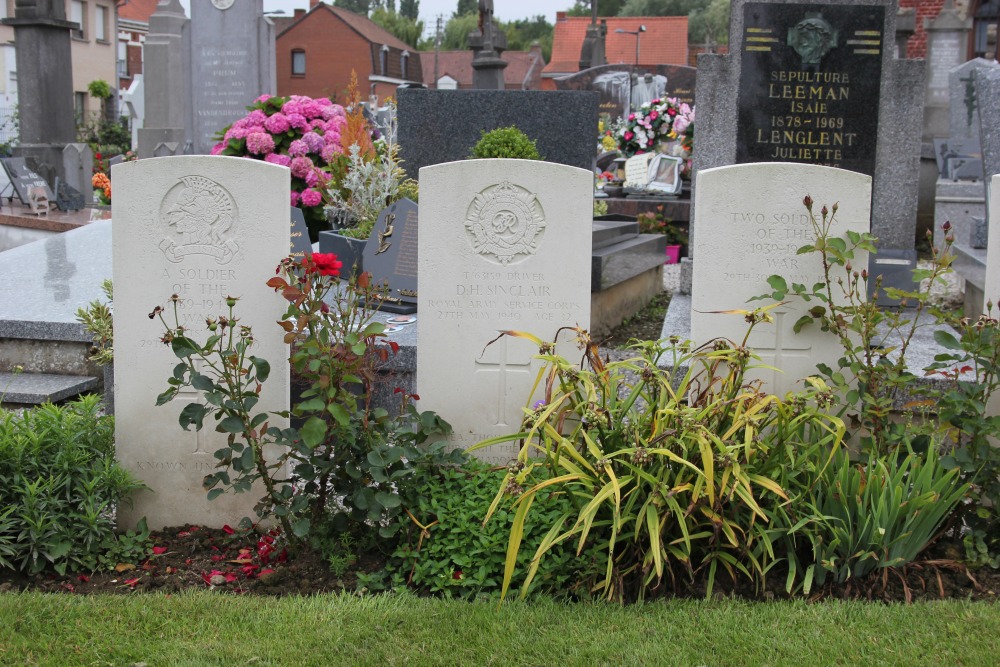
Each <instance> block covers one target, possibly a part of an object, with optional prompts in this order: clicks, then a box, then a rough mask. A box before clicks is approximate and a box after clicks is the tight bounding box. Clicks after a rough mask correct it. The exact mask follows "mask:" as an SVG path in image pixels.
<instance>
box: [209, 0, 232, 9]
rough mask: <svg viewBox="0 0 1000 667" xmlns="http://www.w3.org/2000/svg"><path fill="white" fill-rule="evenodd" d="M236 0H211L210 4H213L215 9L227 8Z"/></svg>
mask: <svg viewBox="0 0 1000 667" xmlns="http://www.w3.org/2000/svg"><path fill="white" fill-rule="evenodd" d="M234 2H236V0H212V4H213V5H215V8H216V9H223V10H225V9H229V8H230V7H232V6H233V3H234Z"/></svg>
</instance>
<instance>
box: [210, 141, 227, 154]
mask: <svg viewBox="0 0 1000 667" xmlns="http://www.w3.org/2000/svg"><path fill="white" fill-rule="evenodd" d="M225 149H226V142H224V141H222V142H219V143H217V144H215V145H214V146H212V153H211V154H212V155H218V154H219V153H221V152H222V151H224V150H225Z"/></svg>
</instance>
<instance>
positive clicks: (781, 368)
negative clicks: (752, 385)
mask: <svg viewBox="0 0 1000 667" xmlns="http://www.w3.org/2000/svg"><path fill="white" fill-rule="evenodd" d="M787 314H788V312H787V311H775V312H774V313H773V314H772V316H773V317H774V330H773V332H772V331H759V330H758V332H756V333H757V334H759V338H758V335H753V336H751V339H750V346H751V347H752V348H753V351H754V352H755V353H756V354H757V355H758V356H759V357H760V359H761V362H763V363H765V364H767V365H768V366H773V367H774V368H775V370H770V369H763V368H761V369H758V370H757V372H756V375H757V376H758V377H760V378H761V379H763V380H764V382H765V383H766V386H765V388H764V390H765V391H769V392H771V393H773V394H776V395H777V396H784V395H785V393H787V392H789V391H791V390H792V389H793V388H794V385H795V383H796V382H798V381H799V380H800V379H802V378H803V377H805V376H807V375H812V374H813V366H814V364H813V359H812V343H811V342H810V338H809V337H806V336H797V335H796V334H795V332H794V331H793V330H792V324H791V323H789V322H787V321H786V319H785V315H787ZM768 328H770V327H768Z"/></svg>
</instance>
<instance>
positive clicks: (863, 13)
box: [736, 2, 893, 175]
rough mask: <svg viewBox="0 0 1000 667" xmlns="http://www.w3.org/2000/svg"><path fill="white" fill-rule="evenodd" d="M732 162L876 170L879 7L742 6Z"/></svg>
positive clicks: (884, 38)
mask: <svg viewBox="0 0 1000 667" xmlns="http://www.w3.org/2000/svg"><path fill="white" fill-rule="evenodd" d="M743 9H744V19H743V31H744V34H743V40H742V53H741V54H740V58H741V60H742V72H741V80H740V93H739V102H738V130H737V138H736V142H737V155H736V161H737V162H740V163H745V162H802V163H808V164H822V165H827V166H833V167H841V168H843V169H850V170H852V171H858V172H861V173H863V174H868V175H873V174H874V173H875V147H876V143H877V129H878V117H879V96H880V86H881V78H882V48H883V45H884V44H890V45H891V44H892V38H893V36H892V35H885V22H886V20H885V7H883V6H876V5H866V6H858V5H820V4H805V3H804V4H775V3H763V2H748V3H746V5H745V6H744V8H743Z"/></svg>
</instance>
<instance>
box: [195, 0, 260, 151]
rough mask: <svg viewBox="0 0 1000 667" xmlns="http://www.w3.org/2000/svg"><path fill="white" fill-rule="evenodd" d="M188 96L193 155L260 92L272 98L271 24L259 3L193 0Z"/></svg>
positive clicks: (239, 115) (212, 142)
mask: <svg viewBox="0 0 1000 667" xmlns="http://www.w3.org/2000/svg"><path fill="white" fill-rule="evenodd" d="M190 32H191V96H192V114H193V120H192V123H191V127H192V129H193V137H191V138H192V140H193V141H194V152H195V153H196V154H206V153H208V152H209V151H211V150H212V146H213V145H215V140H214V139H213V138H212V137H213V136H214V135H215V134H216V133H217V132H218V131H219V130H221V129H222V128H223V127H225V126H226V125H229V124H230V123H232V122H234V121H236V120H239V119H240V118H242V117H243V116H245V115H246V113H247V110H246V108H247V107H248V106H249V105H251V104H253V101H254V100H255V99H256V98H258V97H260V96H261V95H263V94H264V93H271V94H274V93H275V91H276V90H277V85H276V83H275V60H274V58H275V55H274V24H273V23H271V21H270V20H268V19H267V18H265V17H264V5H263V0H240V1H239V2H232V1H231V0H192V2H191V29H190Z"/></svg>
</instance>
